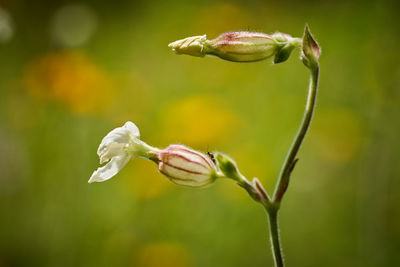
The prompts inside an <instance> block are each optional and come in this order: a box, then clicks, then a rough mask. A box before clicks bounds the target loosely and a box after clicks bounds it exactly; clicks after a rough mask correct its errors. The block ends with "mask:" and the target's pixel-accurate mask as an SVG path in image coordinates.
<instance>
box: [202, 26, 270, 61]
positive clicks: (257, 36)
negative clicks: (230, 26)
mask: <svg viewBox="0 0 400 267" xmlns="http://www.w3.org/2000/svg"><path fill="white" fill-rule="evenodd" d="M276 48H277V47H276V42H275V40H274V39H273V38H272V37H271V36H270V35H268V34H265V33H259V32H227V33H223V34H221V35H220V36H218V37H217V38H215V39H213V40H211V41H210V42H209V44H208V46H207V54H211V55H215V56H218V57H220V58H222V59H225V60H229V61H235V62H251V61H259V60H263V59H266V58H269V57H271V56H273V55H274V54H275V52H276Z"/></svg>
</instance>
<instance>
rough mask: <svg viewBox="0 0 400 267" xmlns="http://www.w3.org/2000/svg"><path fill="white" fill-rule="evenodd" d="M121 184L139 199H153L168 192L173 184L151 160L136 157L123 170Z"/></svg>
mask: <svg viewBox="0 0 400 267" xmlns="http://www.w3.org/2000/svg"><path fill="white" fill-rule="evenodd" d="M121 186H123V190H125V191H126V192H127V193H128V194H130V195H132V196H133V197H135V198H137V199H145V200H146V199H153V198H156V197H158V196H161V195H163V194H165V193H166V192H168V191H169V190H170V189H171V188H172V187H173V184H172V183H171V182H170V181H169V180H168V179H166V178H165V177H164V176H163V175H161V174H160V173H159V172H158V171H157V165H156V164H155V163H153V162H150V161H145V160H142V159H134V160H133V161H131V162H129V164H128V165H127V166H126V167H125V168H124V170H123V171H122V172H121Z"/></svg>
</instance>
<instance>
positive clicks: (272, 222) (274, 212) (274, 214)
mask: <svg viewBox="0 0 400 267" xmlns="http://www.w3.org/2000/svg"><path fill="white" fill-rule="evenodd" d="M266 211H267V214H268V221H269V232H270V239H271V249H272V254H273V257H274V262H275V266H276V267H283V266H284V261H283V255H282V248H281V240H280V237H279V224H278V211H279V209H276V208H269V209H267V208H266Z"/></svg>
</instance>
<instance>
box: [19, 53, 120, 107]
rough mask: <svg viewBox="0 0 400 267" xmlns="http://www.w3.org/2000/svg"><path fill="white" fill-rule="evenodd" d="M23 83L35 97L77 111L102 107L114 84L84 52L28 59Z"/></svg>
mask: <svg viewBox="0 0 400 267" xmlns="http://www.w3.org/2000/svg"><path fill="white" fill-rule="evenodd" d="M24 85H25V87H26V89H27V91H28V92H29V93H30V94H31V95H32V96H34V97H35V98H38V99H43V100H48V101H53V102H56V103H60V104H62V105H64V106H66V107H67V108H69V109H70V110H71V111H73V112H76V113H78V114H87V113H92V112H95V111H101V110H104V109H105V107H107V105H108V104H109V103H110V102H111V99H112V95H113V91H114V86H113V83H112V82H111V79H110V78H109V77H108V76H107V74H106V73H105V72H104V71H103V70H101V69H100V68H99V67H98V66H97V65H96V64H94V63H93V62H92V61H91V60H90V59H89V58H88V57H87V56H86V55H85V54H83V53H79V52H58V53H50V54H47V55H44V56H42V57H40V58H38V59H36V60H34V61H33V62H31V63H30V64H29V65H28V66H27V68H26V72H25V76H24Z"/></svg>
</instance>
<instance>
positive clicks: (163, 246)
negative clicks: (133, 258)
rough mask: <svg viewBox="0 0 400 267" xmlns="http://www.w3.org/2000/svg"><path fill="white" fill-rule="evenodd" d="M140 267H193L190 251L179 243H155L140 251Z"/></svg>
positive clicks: (138, 263) (138, 259) (138, 261)
mask: <svg viewBox="0 0 400 267" xmlns="http://www.w3.org/2000/svg"><path fill="white" fill-rule="evenodd" d="M138 254H139V255H138V258H137V264H134V266H138V267H161V266H162V267H189V266H192V264H191V260H190V258H191V257H190V255H189V251H188V250H187V249H186V248H185V247H184V246H182V245H180V244H178V243H167V242H160V243H153V244H148V245H145V246H143V247H142V248H140V249H139V251H138Z"/></svg>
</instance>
